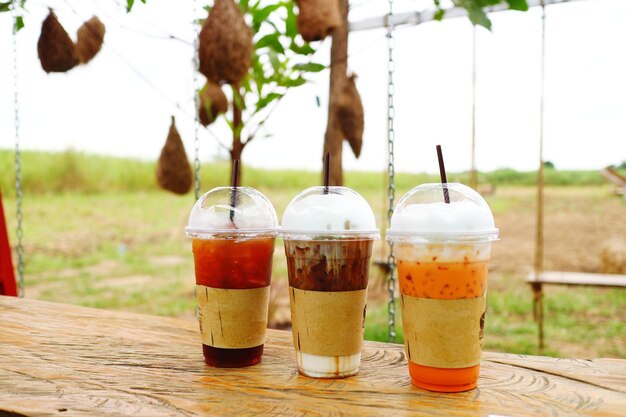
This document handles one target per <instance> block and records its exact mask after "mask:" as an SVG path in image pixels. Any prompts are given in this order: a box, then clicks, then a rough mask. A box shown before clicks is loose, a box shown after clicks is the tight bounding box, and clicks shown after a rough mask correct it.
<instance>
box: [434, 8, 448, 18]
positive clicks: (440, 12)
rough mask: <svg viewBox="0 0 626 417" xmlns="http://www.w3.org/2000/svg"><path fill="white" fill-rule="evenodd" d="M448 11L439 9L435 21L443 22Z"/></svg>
mask: <svg viewBox="0 0 626 417" xmlns="http://www.w3.org/2000/svg"><path fill="white" fill-rule="evenodd" d="M445 14H446V11H445V10H444V9H437V11H436V12H435V16H434V18H435V20H439V21H441V20H443V17H444V16H445Z"/></svg>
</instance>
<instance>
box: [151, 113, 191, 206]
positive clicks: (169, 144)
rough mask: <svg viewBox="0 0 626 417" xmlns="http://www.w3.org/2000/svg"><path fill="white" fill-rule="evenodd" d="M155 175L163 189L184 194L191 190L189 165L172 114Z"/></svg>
mask: <svg viewBox="0 0 626 417" xmlns="http://www.w3.org/2000/svg"><path fill="white" fill-rule="evenodd" d="M156 177H157V182H158V183H159V185H160V186H161V187H162V188H163V189H165V190H168V191H171V192H173V193H176V194H186V193H188V192H189V190H191V186H192V182H193V174H192V171H191V165H190V164H189V160H188V159H187V153H186V152H185V146H184V145H183V141H182V140H181V138H180V135H179V134H178V130H177V129H176V124H175V121H174V116H172V124H171V126H170V131H169V134H168V135H167V140H166V141H165V146H163V149H162V150H161V156H160V157H159V162H158V163H157V170H156Z"/></svg>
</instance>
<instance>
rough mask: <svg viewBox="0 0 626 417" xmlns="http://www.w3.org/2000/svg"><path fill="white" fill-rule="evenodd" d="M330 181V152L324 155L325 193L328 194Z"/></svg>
mask: <svg viewBox="0 0 626 417" xmlns="http://www.w3.org/2000/svg"><path fill="white" fill-rule="evenodd" d="M329 183H330V152H326V154H325V155H324V194H328V192H329V189H328V184H329Z"/></svg>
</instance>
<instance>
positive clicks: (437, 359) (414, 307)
mask: <svg viewBox="0 0 626 417" xmlns="http://www.w3.org/2000/svg"><path fill="white" fill-rule="evenodd" d="M401 302H402V327H403V329H404V345H405V348H406V353H407V358H408V360H409V361H411V362H413V363H416V364H418V365H424V366H430V367H435V368H467V367H470V366H475V365H478V364H479V363H480V357H481V350H482V341H483V325H484V315H485V309H486V297H484V296H483V297H477V298H463V299H456V300H438V299H432V298H417V297H411V296H408V295H402V297H401Z"/></svg>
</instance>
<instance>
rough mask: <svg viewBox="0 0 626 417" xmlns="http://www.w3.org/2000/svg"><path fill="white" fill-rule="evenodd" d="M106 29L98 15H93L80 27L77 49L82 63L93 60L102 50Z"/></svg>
mask: <svg viewBox="0 0 626 417" xmlns="http://www.w3.org/2000/svg"><path fill="white" fill-rule="evenodd" d="M105 30H106V29H105V27H104V24H103V23H102V22H101V21H100V19H98V16H93V17H92V18H91V19H89V20H88V21H86V22H85V23H83V24H82V26H81V27H79V28H78V32H77V38H76V51H77V52H78V59H80V62H81V64H86V63H87V62H89V61H91V60H92V59H93V57H94V56H96V54H97V53H98V51H100V48H102V43H103V42H104V32H105Z"/></svg>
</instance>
